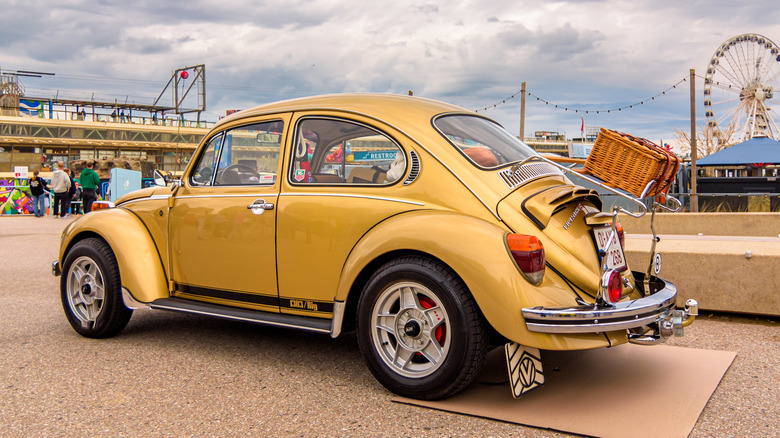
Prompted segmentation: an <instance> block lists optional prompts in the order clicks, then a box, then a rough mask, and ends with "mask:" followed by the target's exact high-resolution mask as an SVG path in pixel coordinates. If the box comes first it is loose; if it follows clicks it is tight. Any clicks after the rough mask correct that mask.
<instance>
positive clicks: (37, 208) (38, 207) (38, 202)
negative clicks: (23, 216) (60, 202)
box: [28, 169, 49, 217]
mask: <svg viewBox="0 0 780 438" xmlns="http://www.w3.org/2000/svg"><path fill="white" fill-rule="evenodd" d="M39 173H40V172H39V171H38V169H35V170H33V176H32V178H30V180H29V181H28V184H29V185H30V193H32V200H33V213H35V217H43V215H44V214H46V197H47V196H48V193H47V192H48V191H49V187H48V185H47V184H46V180H44V179H43V178H41V177H40V176H38V174H39Z"/></svg>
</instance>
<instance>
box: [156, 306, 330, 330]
mask: <svg viewBox="0 0 780 438" xmlns="http://www.w3.org/2000/svg"><path fill="white" fill-rule="evenodd" d="M151 308H152V309H160V310H172V311H175V312H184V313H193V314H196V315H205V316H214V317H217V318H222V319H230V320H234V321H244V322H251V323H254V324H261V325H272V326H275V327H286V328H294V329H298V330H305V331H309V332H317V333H330V330H329V329H318V328H313V327H307V326H303V325H296V324H287V323H283V322H276V321H266V320H257V319H252V318H244V317H241V316H233V315H225V314H224V313H213V312H206V311H203V310H191V309H182V308H181V307H175V306H166V305H162V304H152V305H151Z"/></svg>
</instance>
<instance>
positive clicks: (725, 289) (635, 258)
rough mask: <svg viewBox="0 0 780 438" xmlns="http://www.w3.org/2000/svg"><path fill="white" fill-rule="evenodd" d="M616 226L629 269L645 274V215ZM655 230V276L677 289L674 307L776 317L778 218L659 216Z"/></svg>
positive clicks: (779, 308)
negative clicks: (622, 234)
mask: <svg viewBox="0 0 780 438" xmlns="http://www.w3.org/2000/svg"><path fill="white" fill-rule="evenodd" d="M621 223H623V227H624V229H625V230H626V247H625V250H626V257H627V259H628V262H629V264H630V266H631V269H633V270H640V271H646V270H647V266H648V263H649V260H650V245H651V240H652V236H651V235H650V225H649V224H650V217H649V215H647V217H645V218H641V219H634V218H626V217H623V218H621ZM656 231H657V232H658V234H659V235H660V237H661V241H660V242H658V245H657V247H656V250H657V252H660V253H661V255H662V257H663V264H662V269H661V274H660V276H661V277H663V278H665V279H668V280H670V281H671V282H672V283H674V284H675V285H677V287H678V289H679V296H678V304H680V305H681V304H682V303H684V302H685V300H686V299H688V298H694V299H696V300H697V301H699V305H700V308H701V309H703V310H715V311H723V312H737V313H750V314H757V315H773V316H780V214H777V213H674V214H659V215H656ZM698 233H702V234H703V235H702V236H699V235H698Z"/></svg>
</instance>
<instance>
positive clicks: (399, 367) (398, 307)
mask: <svg viewBox="0 0 780 438" xmlns="http://www.w3.org/2000/svg"><path fill="white" fill-rule="evenodd" d="M372 315H373V318H372V321H371V335H372V338H373V341H374V348H375V349H376V351H377V352H378V353H379V357H380V358H381V359H382V361H383V362H384V363H385V364H386V365H387V366H388V367H390V368H391V369H392V370H393V371H395V372H396V373H398V374H400V375H402V376H405V377H412V378H421V377H426V376H429V375H431V374H432V373H433V372H434V371H436V370H437V369H438V368H439V367H440V366H441V364H442V363H444V359H445V358H446V357H447V354H448V352H449V349H450V335H449V326H450V322H449V317H448V315H447V312H446V311H445V310H444V306H442V303H441V301H440V300H439V298H438V297H437V296H436V295H434V294H433V293H432V292H431V291H430V290H429V289H428V288H426V287H425V286H423V285H421V284H419V283H414V282H403V283H395V284H393V285H390V286H389V287H387V288H386V289H385V290H383V291H382V292H381V293H380V294H379V298H378V299H377V301H376V304H374V308H373V313H372Z"/></svg>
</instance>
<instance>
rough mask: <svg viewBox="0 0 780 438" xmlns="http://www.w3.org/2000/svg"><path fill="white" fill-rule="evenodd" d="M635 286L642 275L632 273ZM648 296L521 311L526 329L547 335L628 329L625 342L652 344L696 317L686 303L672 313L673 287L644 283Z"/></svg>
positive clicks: (659, 281)
mask: <svg viewBox="0 0 780 438" xmlns="http://www.w3.org/2000/svg"><path fill="white" fill-rule="evenodd" d="M634 276H635V278H636V279H637V283H638V284H639V283H642V277H644V275H643V274H642V273H639V272H634ZM646 284H647V285H648V287H647V288H648V289H649V291H648V292H649V293H648V295H647V296H645V297H643V298H639V299H636V300H631V301H622V302H618V303H615V304H614V305H597V304H594V305H586V306H578V307H565V308H550V307H526V308H524V309H523V318H525V323H526V326H527V327H528V330H529V331H531V332H536V333H549V334H583V333H604V332H611V331H616V330H628V331H629V336H628V340H629V342H631V343H635V344H644V345H652V344H657V343H660V342H663V341H664V340H665V338H667V337H669V336H671V335H674V336H682V335H683V327H686V326H688V325H690V324H691V323H692V322H693V320H694V319H695V318H696V316H698V312H699V303H697V302H696V300H688V301H687V302H686V303H685V309H684V310H676V309H675V304H676V302H677V287H675V285H674V284H672V283H670V282H668V281H665V280H662V279H660V278H657V277H656V278H653V279H652V281H649V282H647V283H646Z"/></svg>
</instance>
